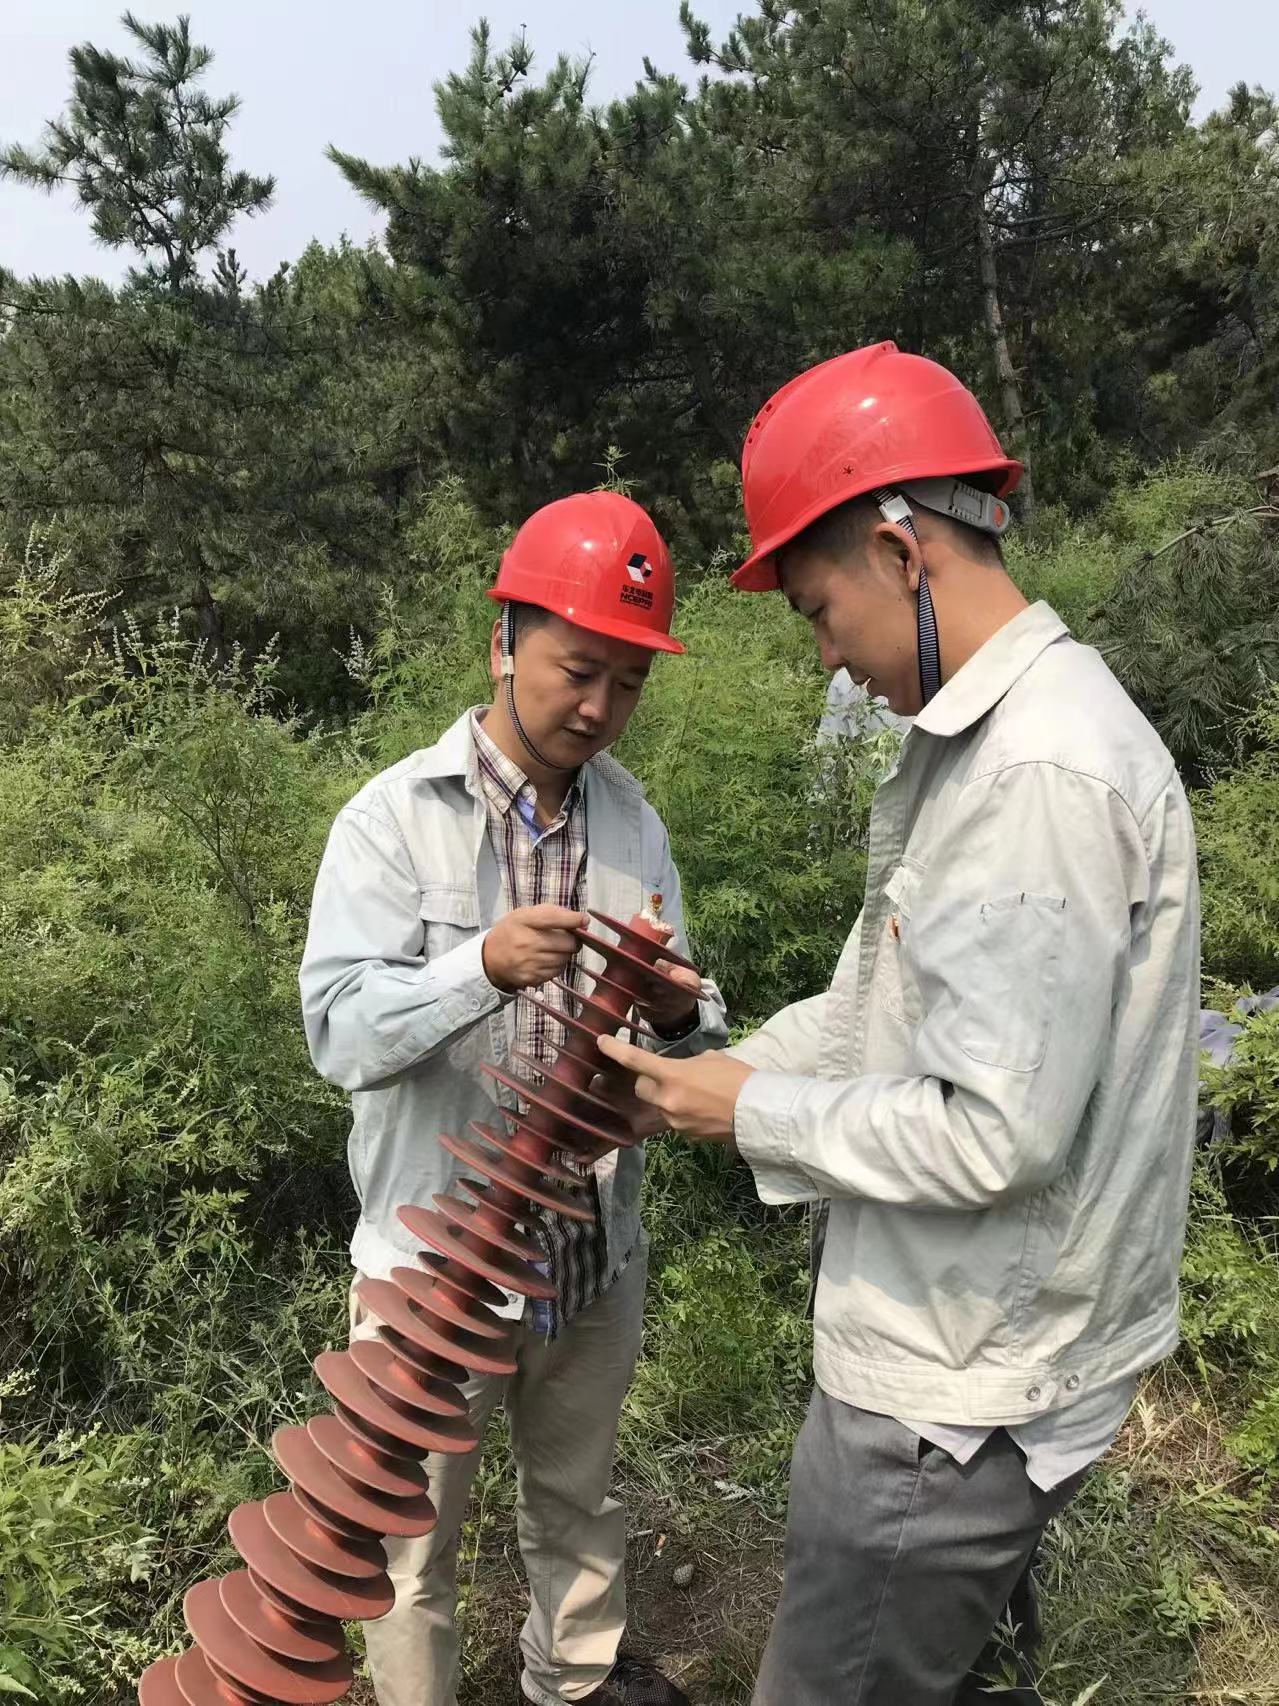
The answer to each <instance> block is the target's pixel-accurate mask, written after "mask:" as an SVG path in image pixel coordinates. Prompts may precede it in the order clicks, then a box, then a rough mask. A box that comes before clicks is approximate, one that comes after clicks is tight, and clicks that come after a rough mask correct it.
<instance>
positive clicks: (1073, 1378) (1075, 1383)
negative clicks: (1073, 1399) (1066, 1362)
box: [1066, 1374, 1079, 1392]
mask: <svg viewBox="0 0 1279 1706" xmlns="http://www.w3.org/2000/svg"><path fill="white" fill-rule="evenodd" d="M1066 1390H1067V1392H1078V1390H1079V1376H1078V1375H1077V1374H1068V1375H1067V1376H1066Z"/></svg>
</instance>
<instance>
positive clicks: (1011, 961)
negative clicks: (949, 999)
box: [959, 894, 1066, 1072]
mask: <svg viewBox="0 0 1279 1706" xmlns="http://www.w3.org/2000/svg"><path fill="white" fill-rule="evenodd" d="M1065 930H1066V902H1065V900H1064V899H1062V898H1061V897H1060V896H1058V895H1042V894H1013V895H1006V896H1004V897H1002V898H1001V899H999V900H990V901H986V902H985V904H984V905H983V906H982V909H981V914H980V917H979V919H978V923H977V928H976V930H975V931H974V932H973V940H972V943H971V948H970V951H969V954H968V957H967V975H966V978H965V987H964V992H963V1006H962V1008H961V1015H962V1016H961V1019H960V1027H959V1046H960V1047H961V1048H962V1049H963V1051H964V1053H965V1054H966V1055H967V1056H968V1057H969V1059H970V1060H976V1061H980V1062H981V1063H982V1064H983V1065H985V1066H997V1067H1001V1068H1002V1069H1003V1070H1004V1071H1005V1072H1034V1071H1035V1069H1036V1068H1037V1067H1038V1066H1039V1065H1040V1064H1041V1062H1042V1061H1043V1058H1044V1052H1045V1050H1046V1049H1047V1046H1048V1028H1049V1024H1050V1023H1051V1020H1052V1002H1053V995H1054V992H1055V990H1056V987H1057V968H1058V962H1059V960H1060V957H1061V951H1062V943H1063V940H1064V937H1065Z"/></svg>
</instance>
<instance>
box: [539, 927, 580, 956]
mask: <svg viewBox="0 0 1279 1706" xmlns="http://www.w3.org/2000/svg"><path fill="white" fill-rule="evenodd" d="M535 952H537V953H539V954H542V953H550V954H554V955H555V956H556V957H557V958H561V957H564V956H567V955H572V954H575V953H576V952H577V938H576V936H570V935H569V933H568V931H567V930H539V931H538V933H537V945H536V949H535Z"/></svg>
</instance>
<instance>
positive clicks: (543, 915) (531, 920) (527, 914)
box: [520, 904, 590, 948]
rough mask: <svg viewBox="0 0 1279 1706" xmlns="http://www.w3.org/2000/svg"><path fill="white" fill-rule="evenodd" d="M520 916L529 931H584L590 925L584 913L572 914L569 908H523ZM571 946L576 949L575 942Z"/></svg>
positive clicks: (544, 906)
mask: <svg viewBox="0 0 1279 1706" xmlns="http://www.w3.org/2000/svg"><path fill="white" fill-rule="evenodd" d="M520 916H521V918H522V919H523V920H524V922H525V924H527V925H528V927H529V929H530V930H566V931H567V930H585V928H586V926H587V925H588V924H589V923H590V920H589V919H588V918H587V916H586V914H585V913H584V912H574V911H573V909H572V907H571V906H550V905H549V904H548V905H542V906H523V907H521V908H520ZM572 945H573V947H575V948H576V946H577V942H576V941H575V940H574V941H573V944H572Z"/></svg>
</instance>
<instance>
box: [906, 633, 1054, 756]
mask: <svg viewBox="0 0 1279 1706" xmlns="http://www.w3.org/2000/svg"><path fill="white" fill-rule="evenodd" d="M1068 632H1069V630H1068V628H1067V627H1066V624H1065V623H1064V622H1063V621H1062V619H1061V617H1060V616H1058V614H1057V612H1056V611H1055V610H1054V609H1053V608H1052V607H1051V606H1050V605H1047V604H1043V603H1040V604H1032V605H1031V606H1030V608H1029V609H1028V610H1023V611H1021V612H1020V614H1019V615H1017V616H1014V617H1013V619H1012V621H1011V622H1006V623H1005V624H1004V626H1003V627H1002V628H1000V629H999V631H998V632H997V633H995V634H992V635H991V637H990V639H988V640H987V641H986V644H985V645H984V646H982V647H981V648H980V649H979V650H978V651H976V652H974V653H973V655H972V657H970V658H969V660H968V662H967V663H966V664H965V665H964V666H963V668H962V669H959V670H957V671H956V672H955V674H954V675H952V676H951V678H950V680H949V681H948V682H946V684H945V686H944V687H943V688H942V689H941V691H940V693H938V694H937V695H936V697H935V698H933V699H930V700H929V702H928V704H927V705H925V706H924V709H923V710H922V711H921V712H920V713H919V715H918V716H917V717H916V718H915V724H914V726H915V727H916V728H917V729H922V730H923V731H924V733H925V734H930V735H942V736H951V735H958V734H962V733H963V732H964V730H965V729H969V728H971V727H972V726H973V724H974V723H976V722H979V721H980V719H981V718H982V717H984V716H985V715H986V713H987V712H988V711H990V710H992V709H993V708H994V706H996V705H997V704H998V703H999V701H1000V700H1001V699H1002V698H1003V697H1004V695H1005V694H1006V693H1007V692H1008V690H1009V689H1010V688H1011V687H1012V686H1013V684H1014V683H1015V682H1017V681H1019V680H1020V679H1021V677H1022V676H1023V675H1025V673H1026V671H1027V670H1028V669H1029V668H1030V666H1031V664H1033V663H1034V662H1035V660H1036V659H1037V658H1038V657H1039V656H1040V655H1041V653H1043V652H1044V651H1046V650H1047V648H1048V647H1049V646H1051V645H1052V643H1053V641H1054V640H1059V639H1060V638H1061V637H1062V635H1063V634H1066V633H1068Z"/></svg>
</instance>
